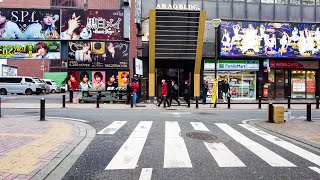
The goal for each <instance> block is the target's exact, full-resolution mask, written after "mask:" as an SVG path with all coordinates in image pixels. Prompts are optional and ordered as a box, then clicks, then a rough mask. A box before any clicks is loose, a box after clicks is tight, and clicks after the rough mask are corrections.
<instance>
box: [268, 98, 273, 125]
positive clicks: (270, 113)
mask: <svg viewBox="0 0 320 180" xmlns="http://www.w3.org/2000/svg"><path fill="white" fill-rule="evenodd" d="M268 122H269V123H273V105H272V103H269V112H268Z"/></svg>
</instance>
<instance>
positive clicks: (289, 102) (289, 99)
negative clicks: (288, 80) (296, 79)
mask: <svg viewBox="0 0 320 180" xmlns="http://www.w3.org/2000/svg"><path fill="white" fill-rule="evenodd" d="M290 104H291V97H290V96H288V109H290Z"/></svg>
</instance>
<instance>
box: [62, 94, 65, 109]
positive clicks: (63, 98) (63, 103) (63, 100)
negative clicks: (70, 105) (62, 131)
mask: <svg viewBox="0 0 320 180" xmlns="http://www.w3.org/2000/svg"><path fill="white" fill-rule="evenodd" d="M65 107H66V95H62V108H65Z"/></svg>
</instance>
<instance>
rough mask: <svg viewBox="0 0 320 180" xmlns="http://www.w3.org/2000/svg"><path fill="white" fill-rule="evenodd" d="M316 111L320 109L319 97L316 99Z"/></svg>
mask: <svg viewBox="0 0 320 180" xmlns="http://www.w3.org/2000/svg"><path fill="white" fill-rule="evenodd" d="M316 109H319V96H317V97H316Z"/></svg>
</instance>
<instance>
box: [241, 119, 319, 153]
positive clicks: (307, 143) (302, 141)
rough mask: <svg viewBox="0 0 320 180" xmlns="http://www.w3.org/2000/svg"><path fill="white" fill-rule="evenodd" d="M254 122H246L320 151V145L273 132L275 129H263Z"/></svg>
mask: <svg viewBox="0 0 320 180" xmlns="http://www.w3.org/2000/svg"><path fill="white" fill-rule="evenodd" d="M254 121H257V120H254ZM254 121H253V120H249V121H246V123H247V124H249V125H251V126H255V127H258V128H261V129H264V130H267V131H269V132H272V133H275V134H278V135H281V136H283V137H286V138H288V139H291V140H294V141H297V142H299V143H302V144H304V145H308V146H311V147H313V148H316V149H318V150H320V145H317V144H314V143H311V142H308V141H306V140H304V139H301V138H297V137H294V136H292V135H289V134H286V133H283V132H279V131H276V130H273V129H270V128H266V127H263V126H261V125H258V124H256V123H255V122H254ZM262 121H264V120H259V122H262Z"/></svg>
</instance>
